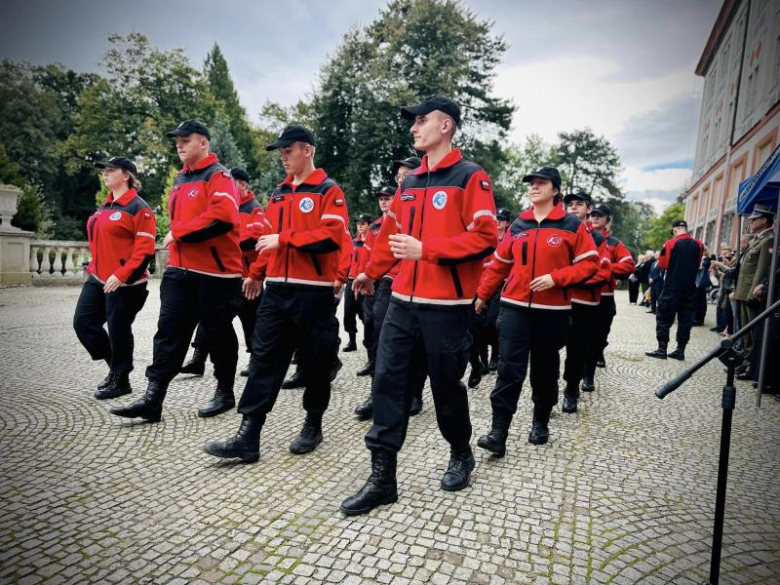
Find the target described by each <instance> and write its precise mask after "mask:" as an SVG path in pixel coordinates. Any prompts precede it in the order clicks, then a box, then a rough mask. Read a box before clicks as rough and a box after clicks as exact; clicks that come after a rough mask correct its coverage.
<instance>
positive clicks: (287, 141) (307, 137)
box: [265, 124, 317, 150]
mask: <svg viewBox="0 0 780 585" xmlns="http://www.w3.org/2000/svg"><path fill="white" fill-rule="evenodd" d="M296 142H305V143H306V144H311V145H312V146H317V144H316V143H315V142H314V134H312V133H311V130H309V129H308V128H304V127H303V126H296V125H295V124H292V125H290V126H286V127H285V128H284V130H282V133H281V134H279V137H278V138H277V139H276V140H274V142H273V144H269V145H268V146H266V147H265V149H266V150H276V149H277V148H287V147H288V146H290V145H291V144H294V143H296Z"/></svg>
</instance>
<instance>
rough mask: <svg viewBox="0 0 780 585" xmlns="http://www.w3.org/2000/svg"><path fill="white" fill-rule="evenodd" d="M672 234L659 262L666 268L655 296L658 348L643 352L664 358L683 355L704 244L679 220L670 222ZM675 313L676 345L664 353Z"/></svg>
mask: <svg viewBox="0 0 780 585" xmlns="http://www.w3.org/2000/svg"><path fill="white" fill-rule="evenodd" d="M672 234H673V235H674V237H673V238H672V239H671V240H668V241H667V242H666V243H665V244H664V247H663V249H662V250H661V253H660V255H659V256H658V264H659V266H660V268H661V269H662V270H665V271H666V276H665V278H664V290H663V292H662V293H661V297H660V298H659V299H658V313H657V315H656V328H655V334H656V338H657V340H658V348H657V349H655V350H654V351H648V352H645V355H647V356H649V357H653V358H658V359H663V360H665V359H666V358H667V357H670V358H672V359H676V360H684V359H685V346H686V345H687V344H688V340H689V339H690V336H691V325H693V319H694V315H695V311H696V274H697V273H698V272H699V266H700V265H701V259H702V255H703V254H704V246H703V245H702V243H701V242H700V241H699V240H695V239H694V238H692V237H691V236H690V235H688V224H687V223H686V222H685V221H684V220H678V221H676V222H674V223H673V224H672ZM675 316H677V320H678V321H677V348H676V349H675V350H674V351H673V352H672V353H670V354H668V355H667V353H666V348H667V346H668V345H669V330H670V329H671V327H672V324H673V323H674V318H675Z"/></svg>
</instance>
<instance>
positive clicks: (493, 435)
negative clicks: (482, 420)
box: [477, 413, 512, 457]
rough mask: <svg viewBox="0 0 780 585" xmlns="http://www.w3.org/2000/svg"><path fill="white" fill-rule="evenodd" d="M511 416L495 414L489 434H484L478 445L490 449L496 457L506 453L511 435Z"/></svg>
mask: <svg viewBox="0 0 780 585" xmlns="http://www.w3.org/2000/svg"><path fill="white" fill-rule="evenodd" d="M510 424H512V417H511V416H504V415H500V414H495V413H494V414H493V425H492V427H491V429H490V432H489V433H488V434H487V435H482V436H481V437H480V438H479V440H478V441H477V447H480V448H481V449H485V450H487V451H490V452H491V453H493V455H495V456H496V457H503V456H504V455H506V438H507V436H508V435H509V425H510Z"/></svg>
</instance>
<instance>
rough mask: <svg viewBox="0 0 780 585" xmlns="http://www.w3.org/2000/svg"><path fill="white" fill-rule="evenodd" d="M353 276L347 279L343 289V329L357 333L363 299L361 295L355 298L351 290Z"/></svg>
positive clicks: (361, 314) (361, 317) (361, 315)
mask: <svg viewBox="0 0 780 585" xmlns="http://www.w3.org/2000/svg"><path fill="white" fill-rule="evenodd" d="M354 280H355V279H354V278H350V279H349V280H347V284H346V290H345V291H344V331H346V332H347V333H351V334H352V335H354V334H355V333H357V320H358V319H360V320H361V321H363V299H364V297H363V296H362V295H361V296H359V297H358V298H357V299H356V298H355V293H353V292H352V283H353V282H354Z"/></svg>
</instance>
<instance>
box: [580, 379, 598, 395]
mask: <svg viewBox="0 0 780 585" xmlns="http://www.w3.org/2000/svg"><path fill="white" fill-rule="evenodd" d="M580 390H582V391H583V392H593V391H594V390H596V384H594V383H593V376H584V377H583V378H582V384H581V385H580Z"/></svg>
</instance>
